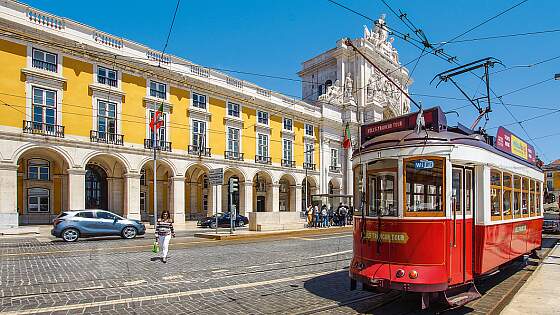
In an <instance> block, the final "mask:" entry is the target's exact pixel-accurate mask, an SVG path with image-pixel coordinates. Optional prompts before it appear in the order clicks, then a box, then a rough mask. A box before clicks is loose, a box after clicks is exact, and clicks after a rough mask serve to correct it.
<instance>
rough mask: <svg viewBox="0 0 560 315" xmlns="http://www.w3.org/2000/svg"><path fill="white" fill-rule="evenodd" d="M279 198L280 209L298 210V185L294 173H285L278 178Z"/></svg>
mask: <svg viewBox="0 0 560 315" xmlns="http://www.w3.org/2000/svg"><path fill="white" fill-rule="evenodd" d="M278 185H279V187H278V189H279V193H278V195H279V198H278V202H279V204H278V209H279V210H280V211H292V212H293V211H296V208H297V202H296V195H297V192H296V187H297V181H296V179H295V177H294V176H293V175H292V174H288V173H284V174H282V176H280V179H279V180H278Z"/></svg>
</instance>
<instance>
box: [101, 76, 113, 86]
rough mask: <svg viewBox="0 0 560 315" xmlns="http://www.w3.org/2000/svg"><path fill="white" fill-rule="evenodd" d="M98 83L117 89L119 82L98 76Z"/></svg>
mask: <svg viewBox="0 0 560 315" xmlns="http://www.w3.org/2000/svg"><path fill="white" fill-rule="evenodd" d="M97 82H99V83H100V84H107V85H109V86H112V87H117V80H115V79H110V78H107V77H101V76H98V77H97Z"/></svg>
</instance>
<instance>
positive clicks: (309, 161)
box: [303, 142, 315, 164]
mask: <svg viewBox="0 0 560 315" xmlns="http://www.w3.org/2000/svg"><path fill="white" fill-rule="evenodd" d="M314 148H315V145H314V144H313V143H311V142H306V143H305V145H304V151H303V152H304V162H305V163H307V164H313V160H314V159H313V156H314V153H315V150H313V151H310V152H308V151H309V150H310V149H314Z"/></svg>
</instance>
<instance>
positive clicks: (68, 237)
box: [62, 229, 80, 242]
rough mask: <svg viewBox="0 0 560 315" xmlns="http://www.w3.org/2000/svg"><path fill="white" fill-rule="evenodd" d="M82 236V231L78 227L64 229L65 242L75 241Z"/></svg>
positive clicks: (63, 237)
mask: <svg viewBox="0 0 560 315" xmlns="http://www.w3.org/2000/svg"><path fill="white" fill-rule="evenodd" d="M78 237H80V231H78V230H76V229H66V230H64V231H62V239H63V240H64V241H65V242H75V241H77V240H78Z"/></svg>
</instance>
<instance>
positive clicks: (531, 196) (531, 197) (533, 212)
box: [529, 180, 539, 216]
mask: <svg viewBox="0 0 560 315" xmlns="http://www.w3.org/2000/svg"><path fill="white" fill-rule="evenodd" d="M529 183H530V185H531V186H529V211H530V214H531V215H532V216H537V215H539V214H538V213H537V209H536V207H535V203H536V200H535V181H534V180H529Z"/></svg>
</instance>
